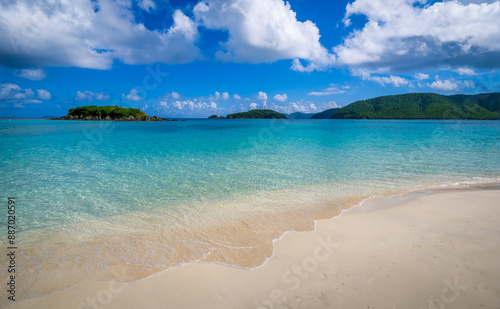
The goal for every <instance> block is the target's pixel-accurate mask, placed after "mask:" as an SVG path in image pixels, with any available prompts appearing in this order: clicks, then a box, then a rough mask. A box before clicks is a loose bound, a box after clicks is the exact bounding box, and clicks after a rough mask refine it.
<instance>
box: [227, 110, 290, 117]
mask: <svg viewBox="0 0 500 309" xmlns="http://www.w3.org/2000/svg"><path fill="white" fill-rule="evenodd" d="M226 118H228V119H287V118H286V116H285V115H283V114H282V113H278V112H276V111H273V110H270V109H254V110H251V111H248V112H243V113H235V114H229V115H227V116H226Z"/></svg>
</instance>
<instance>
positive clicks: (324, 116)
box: [311, 107, 340, 119]
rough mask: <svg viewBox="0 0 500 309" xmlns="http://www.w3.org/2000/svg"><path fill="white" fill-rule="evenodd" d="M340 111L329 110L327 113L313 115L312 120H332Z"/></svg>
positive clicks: (336, 109)
mask: <svg viewBox="0 0 500 309" xmlns="http://www.w3.org/2000/svg"><path fill="white" fill-rule="evenodd" d="M339 109H340V108H339V107H336V108H330V109H327V110H326V111H322V112H320V113H317V114H314V115H312V117H311V119H330V118H332V116H333V114H335V113H336V112H337V111H338V110H339Z"/></svg>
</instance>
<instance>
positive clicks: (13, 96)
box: [0, 83, 50, 107]
mask: <svg viewBox="0 0 500 309" xmlns="http://www.w3.org/2000/svg"><path fill="white" fill-rule="evenodd" d="M37 92H38V94H39V97H40V98H41V99H43V98H47V94H48V95H50V93H49V92H48V91H46V90H37ZM45 92H46V93H45ZM40 93H41V94H42V95H41V96H40ZM34 96H35V93H34V92H33V90H31V88H27V89H23V88H21V87H19V85H16V84H9V83H5V84H2V85H1V86H0V100H2V101H5V102H11V103H14V107H24V106H25V104H28V103H34V104H40V103H42V101H41V100H37V99H34V98H33V97H34Z"/></svg>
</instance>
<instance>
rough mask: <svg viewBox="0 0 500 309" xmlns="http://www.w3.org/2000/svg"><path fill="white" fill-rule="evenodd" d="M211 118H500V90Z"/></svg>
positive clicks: (400, 96) (405, 96)
mask: <svg viewBox="0 0 500 309" xmlns="http://www.w3.org/2000/svg"><path fill="white" fill-rule="evenodd" d="M209 118H211V119H224V118H226V119H470V120H500V92H494V93H481V94H475V95H464V94H456V95H449V96H446V95H440V94H437V93H408V94H398V95H389V96H382V97H376V98H373V99H368V100H361V101H356V102H354V103H351V104H349V105H346V106H344V107H342V108H339V107H337V108H331V109H327V110H325V111H322V112H319V113H316V114H311V113H309V114H308V113H301V112H296V113H292V114H282V113H279V112H276V111H273V110H269V109H254V110H251V111H248V112H242V113H235V114H229V115H227V116H226V117H224V116H217V115H212V116H210V117H209Z"/></svg>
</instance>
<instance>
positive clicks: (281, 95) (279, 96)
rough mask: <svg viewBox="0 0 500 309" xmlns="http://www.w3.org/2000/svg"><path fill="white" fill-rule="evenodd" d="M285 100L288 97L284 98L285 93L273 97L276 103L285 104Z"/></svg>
mask: <svg viewBox="0 0 500 309" xmlns="http://www.w3.org/2000/svg"><path fill="white" fill-rule="evenodd" d="M287 98H288V97H287V96H286V93H283V94H277V95H275V96H274V99H275V100H276V101H280V102H285V101H286V99H287Z"/></svg>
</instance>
